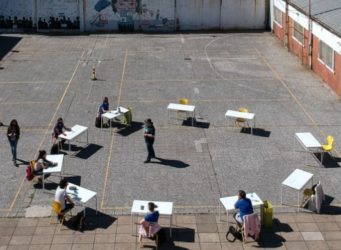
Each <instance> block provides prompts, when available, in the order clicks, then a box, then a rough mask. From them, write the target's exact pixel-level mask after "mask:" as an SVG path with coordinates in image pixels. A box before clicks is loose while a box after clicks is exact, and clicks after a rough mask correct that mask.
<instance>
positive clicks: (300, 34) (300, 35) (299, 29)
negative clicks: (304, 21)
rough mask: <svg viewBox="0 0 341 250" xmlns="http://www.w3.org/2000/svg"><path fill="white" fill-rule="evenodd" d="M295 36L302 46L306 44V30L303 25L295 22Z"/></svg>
mask: <svg viewBox="0 0 341 250" xmlns="http://www.w3.org/2000/svg"><path fill="white" fill-rule="evenodd" d="M293 36H294V37H295V38H296V40H297V41H299V42H300V43H301V44H303V43H304V28H303V26H302V25H300V24H299V23H297V22H295V21H294V34H293Z"/></svg>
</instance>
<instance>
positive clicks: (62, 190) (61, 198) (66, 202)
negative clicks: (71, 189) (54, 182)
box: [54, 179, 75, 213]
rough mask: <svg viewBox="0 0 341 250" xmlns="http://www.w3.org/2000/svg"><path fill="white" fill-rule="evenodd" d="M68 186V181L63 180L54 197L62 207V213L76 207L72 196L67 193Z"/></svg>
mask: <svg viewBox="0 0 341 250" xmlns="http://www.w3.org/2000/svg"><path fill="white" fill-rule="evenodd" d="M67 185H68V183H67V181H66V180H65V179H61V180H60V182H59V186H58V187H57V190H56V194H55V196H54V200H55V201H57V202H59V203H60V205H61V207H62V210H61V213H65V212H67V211H68V210H71V209H72V208H73V207H74V206H75V204H74V203H73V201H72V199H71V198H70V196H68V195H67V193H66V187H67Z"/></svg>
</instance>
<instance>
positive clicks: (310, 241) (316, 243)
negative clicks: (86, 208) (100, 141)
mask: <svg viewBox="0 0 341 250" xmlns="http://www.w3.org/2000/svg"><path fill="white" fill-rule="evenodd" d="M231 219H232V218H231ZM88 222H89V224H88V226H87V227H86V228H85V230H84V231H83V232H79V231H75V230H73V229H72V228H70V227H68V226H64V227H62V230H59V228H57V225H55V224H50V219H49V218H40V219H38V218H35V219H28V218H2V219H0V230H1V231H0V232H1V233H0V234H1V236H0V249H7V250H22V249H30V250H33V249H39V250H43V249H51V250H52V249H53V250H57V249H64V250H66V249H82V250H83V249H99V250H106V249H116V250H118V249H120V250H123V249H126V250H131V249H140V248H139V245H138V244H137V237H136V236H135V233H134V235H132V224H131V218H130V216H118V217H111V216H108V215H99V217H96V218H94V217H89V218H88ZM161 223H163V224H166V225H167V223H168V220H167V219H165V220H163V219H161ZM174 224H175V225H174V226H173V229H172V230H173V231H172V238H169V237H168V232H169V231H168V229H169V228H166V233H167V240H166V242H165V243H164V244H163V245H162V246H161V247H160V248H159V249H167V250H168V249H177V250H185V249H191V250H197V249H198V250H199V249H200V250H217V249H219V250H220V249H222V250H223V249H251V248H257V249H265V248H267V249H268V248H276V249H292V250H293V249H300V250H304V249H318V250H324V249H341V231H340V229H341V217H340V215H336V216H335V215H333V216H329V215H316V214H307V213H297V214H294V213H281V214H278V215H277V216H276V218H275V219H274V224H273V228H272V229H263V230H262V233H261V235H260V240H259V242H255V241H254V240H253V239H252V238H250V237H249V238H247V242H246V244H244V245H243V244H242V243H241V241H240V240H238V239H237V240H236V241H235V242H233V243H230V242H228V241H227V240H226V228H227V227H226V223H225V222H224V221H219V217H218V216H215V215H213V214H197V215H176V216H175V218H174ZM66 225H71V223H69V224H68V223H66ZM230 225H232V224H230ZM133 230H136V228H134V229H133ZM144 249H155V243H154V242H153V241H150V240H147V239H145V240H144Z"/></svg>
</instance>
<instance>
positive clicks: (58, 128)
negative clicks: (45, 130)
mask: <svg viewBox="0 0 341 250" xmlns="http://www.w3.org/2000/svg"><path fill="white" fill-rule="evenodd" d="M64 130H66V131H71V129H70V128H68V127H66V126H65V125H64V121H63V118H61V117H59V118H58V120H57V123H56V125H55V126H54V129H53V137H54V138H55V140H57V139H58V136H59V135H60V134H63V135H66V134H65V132H64ZM64 142H65V140H64V139H62V140H61V143H60V144H61V145H60V146H61V148H62V147H63V146H64Z"/></svg>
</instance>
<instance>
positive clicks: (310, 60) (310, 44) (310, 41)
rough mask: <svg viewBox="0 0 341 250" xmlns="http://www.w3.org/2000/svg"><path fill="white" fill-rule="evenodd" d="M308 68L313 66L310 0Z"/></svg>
mask: <svg viewBox="0 0 341 250" xmlns="http://www.w3.org/2000/svg"><path fill="white" fill-rule="evenodd" d="M308 22H309V68H310V69H312V68H313V64H312V57H313V29H312V26H313V25H312V20H311V0H309V20H308Z"/></svg>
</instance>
